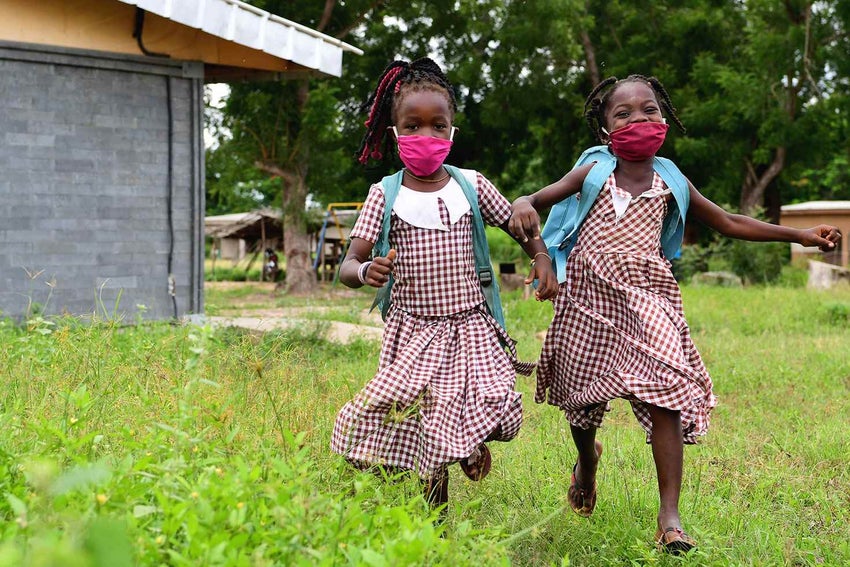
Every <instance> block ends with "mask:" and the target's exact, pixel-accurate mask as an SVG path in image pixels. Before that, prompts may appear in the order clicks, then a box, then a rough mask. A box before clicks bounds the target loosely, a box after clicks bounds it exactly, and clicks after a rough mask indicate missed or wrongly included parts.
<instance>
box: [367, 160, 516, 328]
mask: <svg viewBox="0 0 850 567" xmlns="http://www.w3.org/2000/svg"><path fill="white" fill-rule="evenodd" d="M443 167H445V168H446V171H448V172H449V175H451V176H452V178H453V179H454V180H455V181H457V183H458V184H459V185H460V187H461V189H462V190H463V194H464V196H465V197H466V200H467V201H469V206H470V208H471V210H472V245H473V250H474V255H475V271H476V273H477V274H478V281H479V282H480V284H481V292H482V293H483V294H484V299H485V300H486V302H487V309H488V310H489V311H490V315H491V316H492V317H493V318H494V319H495V320H496V321H497V322H498V323H499V325H501V326H502V328H504V327H505V316H504V313H503V311H502V302H501V298H500V297H499V284H498V283H497V282H496V278H495V277H494V275H493V266H492V265H491V264H490V247H489V245H488V244H487V234H486V232H485V228H484V219H483V218H482V217H481V210H480V209H479V207H478V191H476V189H475V188H474V187H473V186H472V184H471V183H470V182H469V180H468V179H467V178H466V176H465V175H464V174H463V172H461V171H460V170H459V169H458V168H456V167H453V166H451V165H445V164H443ZM403 175H404V171H403V170H402V171H398V172H397V173H395V174H393V175H388V176H386V177H384V178H383V179H382V180H381V185H382V186H383V188H384V219H383V222H382V225H381V234H380V235H379V236H378V240H377V242H375V245H374V246H373V248H372V257H375V256H386V255H387V253H388V252H389V249H390V245H389V234H390V221H391V217H392V210H393V205H394V204H395V200H396V197H398V193H399V189H400V188H401V179H402V176H403ZM393 282H394V278H393V276H392V274H390V279H389V281H387V283H386V284H384V286H383V287H382V288H381V289H379V290H378V293H377V294H376V295H375V300H374V301H373V302H372V307H371V309H370V311H371V310H372V309H375V307H378V309H379V310H380V312H381V318H382V319H384V320H386V318H387V311H389V307H390V295H391V291H392V286H393Z"/></svg>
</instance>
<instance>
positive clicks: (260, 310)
mask: <svg viewBox="0 0 850 567" xmlns="http://www.w3.org/2000/svg"><path fill="white" fill-rule="evenodd" d="M204 288H205V289H218V290H232V289H244V288H248V289H251V290H252V293H249V294H247V295H242V296H240V297H237V298H232V299H230V300H228V305H227V306H226V307H225V306H221V307H220V315H216V316H211V317H208V319H209V320H210V322H211V323H212V324H213V325H215V326H235V327H240V328H245V329H249V330H251V331H254V332H265V331H270V330H281V329H289V328H297V329H308V328H315V327H320V328H321V329H322V332H323V334H324V336H325V338H326V339H327V340H329V341H333V342H339V343H349V342H351V341H352V340H355V339H357V338H363V339H370V340H371V339H374V340H380V338H381V335H382V333H383V321H381V317H380V315H379V314H378V313H377V312H373V313H369V312H368V306H366V304H365V302H364V295H363V294H362V293H359V292H356V291H354V290H352V289H349V288H346V287H344V286H333V287H330V286H327V285H324V286H323V285H322V284H319V286H317V288H316V292H315V293H314V294H311V295H310V296H309V299H310V300H311V302H313V303H315V302H321V301H329V302H332V301H335V302H337V303H338V301H339V299H344V298H350V299H352V300H355V301H358V302H364V309H363V312H362V313H361V319H363V320H365V321H367V323H366V324H361V325H356V324H353V323H350V322H345V321H334V320H332V319H328V318H327V317H321V318H320V319H321V322H319V321H317V319H316V317H315V316H316V315H317V314H319V315H321V314H327V313H332V312H333V311H335V310H336V311H338V310H339V307H334V306H333V305H329V306H322V305H311V306H289V307H267V308H266V307H257V306H258V305H263V304H270V303H273V302H274V299H275V298H276V297H279V294H280V293H282V292H281V291H280V290H277V289H276V288H275V284H274V283H273V282H206V283H205V285H204Z"/></svg>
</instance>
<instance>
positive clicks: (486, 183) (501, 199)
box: [475, 172, 511, 226]
mask: <svg viewBox="0 0 850 567" xmlns="http://www.w3.org/2000/svg"><path fill="white" fill-rule="evenodd" d="M475 186H476V187H475V188H476V190H477V191H478V208H479V209H481V218H482V219H483V220H484V222H485V223H487V224H489V225H491V226H501V225H502V224H503V223H504V222H505V221H507V220H508V219H509V218H511V203H510V201H508V200H507V199H506V198H505V196H504V195H502V194H501V193H499V190H498V189H496V186H495V185H493V184H492V183H491V182H490V180H489V179H487V178H486V177H484V176H483V175H481V173H478V172H476V183H475Z"/></svg>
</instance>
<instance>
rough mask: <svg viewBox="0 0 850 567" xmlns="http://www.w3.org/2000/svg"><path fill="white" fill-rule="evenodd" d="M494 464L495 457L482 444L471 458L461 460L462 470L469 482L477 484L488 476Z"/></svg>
mask: <svg viewBox="0 0 850 567" xmlns="http://www.w3.org/2000/svg"><path fill="white" fill-rule="evenodd" d="M492 464H493V456H492V455H491V454H490V449H488V448H487V445H485V444H484V443H482V444H481V445H479V446H478V448H477V449H475V451H473V452H472V454H471V455H470V456H468V457H467V458H465V459H461V460H460V470H462V471H463V474H465V475H466V476H467V477H468V478H469V480H474V481H476V482H477V481H479V480H482V479H483V478H484V477H485V476H487V474H488V473H489V472H490V467H491V466H492Z"/></svg>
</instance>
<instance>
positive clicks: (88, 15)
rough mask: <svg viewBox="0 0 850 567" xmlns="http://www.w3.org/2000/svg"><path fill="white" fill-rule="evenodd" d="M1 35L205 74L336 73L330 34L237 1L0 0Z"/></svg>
mask: <svg viewBox="0 0 850 567" xmlns="http://www.w3.org/2000/svg"><path fill="white" fill-rule="evenodd" d="M0 41H8V42H12V43H22V44H36V45H45V46H51V47H59V48H72V49H82V50H88V51H101V52H108V53H113V54H123V55H133V56H137V55H158V56H162V57H168V58H171V59H174V60H177V61H199V62H202V63H203V64H204V80H205V81H207V82H222V81H228V80H240V79H246V78H264V79H265V78H282V77H289V78H293V77H297V76H301V75H308V76H312V75H319V76H327V75H331V76H340V75H341V73H342V56H343V53H344V52H351V53H355V54H358V55H359V54H362V53H363V52H362V51H361V50H359V49H357V48H356V47H352V46H351V45H348V44H346V43H344V42H342V41H340V40H338V39H336V38H333V37H330V36H327V35H324V34H322V33H319V32H317V31H315V30H312V29H310V28H308V27H305V26H303V25H301V24H298V23H295V22H292V21H290V20H287V19H285V18H281V17H278V16H275V15H273V14H271V13H269V12H266V11H265V10H260V9H259V8H255V7H253V6H249V5H248V4H245V3H244V2H240V1H238V0H38V1H36V2H33V0H0Z"/></svg>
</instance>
